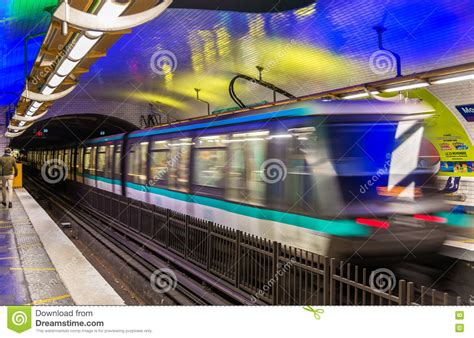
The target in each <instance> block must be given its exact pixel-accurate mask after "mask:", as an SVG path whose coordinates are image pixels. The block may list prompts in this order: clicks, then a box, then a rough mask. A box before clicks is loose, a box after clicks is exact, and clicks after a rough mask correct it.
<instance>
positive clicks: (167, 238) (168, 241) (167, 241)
mask: <svg viewBox="0 0 474 338" xmlns="http://www.w3.org/2000/svg"><path fill="white" fill-rule="evenodd" d="M170 213H171V211H170V209H166V247H167V248H168V247H169V246H170V223H171V222H170Z"/></svg>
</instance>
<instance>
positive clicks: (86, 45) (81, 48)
mask: <svg viewBox="0 0 474 338" xmlns="http://www.w3.org/2000/svg"><path fill="white" fill-rule="evenodd" d="M98 41H99V39H89V38H88V37H87V36H85V35H81V37H80V38H79V39H77V41H76V43H75V44H74V47H72V50H71V52H70V53H69V55H68V57H69V58H70V59H72V60H76V61H79V60H81V59H83V58H84V56H86V54H87V53H89V52H90V50H91V49H92V48H93V47H94V45H95V44H96V43H97V42H98Z"/></svg>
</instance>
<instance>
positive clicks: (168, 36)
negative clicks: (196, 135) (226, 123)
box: [0, 0, 474, 133]
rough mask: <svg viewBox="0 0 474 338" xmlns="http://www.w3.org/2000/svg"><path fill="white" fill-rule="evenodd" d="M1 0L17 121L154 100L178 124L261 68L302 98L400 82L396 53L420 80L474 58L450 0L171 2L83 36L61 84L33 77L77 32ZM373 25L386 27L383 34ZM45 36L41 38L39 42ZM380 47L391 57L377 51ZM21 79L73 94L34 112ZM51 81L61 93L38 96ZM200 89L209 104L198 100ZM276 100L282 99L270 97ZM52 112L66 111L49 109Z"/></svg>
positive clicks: (146, 5)
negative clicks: (147, 15)
mask: <svg viewBox="0 0 474 338" xmlns="http://www.w3.org/2000/svg"><path fill="white" fill-rule="evenodd" d="M0 3H2V7H1V9H0V11H2V12H0V15H1V16H0V22H1V25H2V26H3V27H4V28H5V30H4V31H5V34H2V36H1V37H0V39H2V41H1V48H2V49H1V54H2V55H1V56H2V57H1V58H0V60H1V66H0V68H1V78H0V104H1V105H3V106H4V110H7V111H9V112H10V114H11V115H13V117H15V116H14V114H15V113H16V117H19V116H25V115H28V114H30V115H31V116H35V117H38V116H39V115H40V113H44V114H45V115H44V117H43V116H41V118H48V117H52V116H54V115H56V114H62V113H63V111H62V110H64V109H65V107H67V106H69V105H70V106H74V101H76V100H92V102H99V101H115V102H137V103H144V104H153V105H154V106H155V107H157V109H159V110H161V111H162V112H164V113H165V114H168V115H170V116H172V117H174V118H179V119H181V118H186V117H193V116H198V115H203V114H206V113H207V106H206V104H205V102H208V103H209V106H210V108H209V109H210V111H222V110H225V109H229V108H235V107H236V106H237V104H236V103H235V102H234V101H233V100H232V98H231V96H230V95H229V83H230V82H231V80H232V79H233V78H234V77H235V76H236V75H238V74H243V75H245V76H249V77H256V78H257V77H258V76H259V71H258V70H257V68H256V67H257V66H258V67H262V68H263V70H262V68H261V76H262V79H263V80H264V81H265V82H267V83H270V84H273V85H275V86H277V87H279V88H281V89H282V90H283V91H285V92H287V93H290V94H291V95H292V96H295V97H301V96H305V95H311V94H315V93H320V92H324V91H330V90H335V89H338V88H346V87H351V86H357V85H360V84H364V83H372V82H378V81H384V80H387V79H393V78H396V76H397V69H396V60H395V59H394V55H395V54H396V55H398V56H399V57H400V60H401V62H400V65H401V67H400V68H401V69H400V72H401V75H405V76H407V75H408V76H409V75H410V74H413V73H416V74H417V76H416V78H418V77H419V76H422V75H423V74H425V73H429V72H431V71H434V70H437V69H440V68H446V67H448V68H449V67H451V66H463V65H467V67H465V68H462V67H461V68H459V69H458V70H457V71H459V72H461V75H462V74H463V73H462V72H463V71H465V70H470V69H472V67H473V66H472V60H474V29H473V27H472V22H474V13H473V11H472V10H470V9H472V8H473V7H474V1H469V0H464V1H457V2H454V3H453V2H452V1H446V0H445V1H437V2H436V4H437V5H436V6H433V5H432V2H431V1H427V0H416V1H396V2H383V1H382V2H380V1H363V0H356V1H350V2H348V1H331V0H318V1H270V2H269V1H239V2H236V3H230V4H229V3H228V2H225V1H204V0H203V1H186V0H181V1H178V0H175V1H173V2H172V3H171V4H170V6H169V7H168V8H167V9H165V10H164V12H163V13H161V14H160V15H159V16H157V17H156V18H154V19H153V20H151V21H149V22H147V23H143V24H141V25H138V26H136V27H133V29H131V30H129V29H123V30H119V31H114V32H104V33H103V35H102V34H96V35H94V34H92V35H91V34H90V33H89V36H86V38H89V40H94V39H100V41H98V42H97V44H94V45H93V46H92V47H91V48H90V49H89V50H87V53H84V55H79V56H83V58H74V57H73V58H70V59H71V60H73V61H74V62H77V65H76V64H74V65H73V64H71V63H69V64H68V65H65V66H64V67H65V68H67V70H69V71H70V72H67V76H66V77H65V79H64V81H63V82H60V80H59V78H57V77H56V78H53V77H54V75H60V76H61V77H63V76H62V75H64V74H66V72H63V73H61V74H57V72H56V71H52V72H50V73H49V74H47V75H48V76H46V77H45V76H40V75H41V73H42V71H44V68H45V67H48V65H49V66H50V65H51V64H52V63H53V62H54V61H55V60H57V59H58V55H60V54H59V50H60V48H59V47H60V46H67V45H68V43H71V42H74V41H76V44H77V39H78V36H79V35H80V34H84V30H82V31H81V30H80V29H77V27H74V25H69V26H70V27H69V29H68V31H67V33H66V35H65V34H64V31H63V29H64V28H63V24H62V22H61V20H58V18H57V17H55V16H54V15H53V14H55V11H57V8H58V7H57V6H58V1H54V0H35V1H14V0H10V1H7V0H0ZM69 3H70V4H71V6H72V7H73V8H77V9H80V10H83V11H86V12H87V11H88V12H89V13H91V14H94V15H98V16H100V11H101V10H102V9H103V8H102V7H103V6H105V5H104V4H106V3H116V4H117V3H119V4H120V3H121V4H128V5H127V6H126V8H125V9H123V10H122V11H121V12H120V13H118V12H116V13H114V14H113V15H115V17H119V16H127V15H131V14H138V13H141V12H144V11H146V10H149V9H152V8H154V7H155V6H157V3H158V5H159V3H160V2H157V1H131V2H127V1H120V2H115V1H105V0H103V1H101V0H99V1H92V0H90V1H89V0H71V1H69ZM104 11H107V10H106V9H105V10H104ZM112 12H113V10H112ZM109 14H110V13H108V14H107V15H109ZM110 15H112V14H110ZM361 18H363V20H362V19H361ZM111 21H113V20H111ZM376 26H378V27H383V32H381V33H380V34H381V35H380V36H378V33H377V31H376V29H374V27H376ZM44 32H46V35H45V36H46V37H45V36H44V35H38V36H36V34H40V33H44ZM99 35H100V36H99ZM379 39H381V40H380V41H379ZM25 40H26V41H27V43H26V46H27V47H26V51H27V53H26V54H25V48H24V46H25ZM381 46H383V47H382V48H380V47H381ZM386 50H390V51H392V52H394V53H383V52H384V51H386ZM78 54H81V53H78ZM69 56H70V55H69ZM76 56H77V55H76ZM25 57H26V58H27V60H28V63H27V67H26V71H25V67H24V59H25ZM56 66H57V65H56ZM73 66H74V67H75V68H73ZM469 67H470V68H469ZM56 68H57V67H56ZM71 69H72V70H71ZM63 70H64V69H63ZM25 74H27V76H28V78H29V87H28V89H29V90H30V92H35V91H36V92H41V91H43V90H45V92H46V93H47V94H49V93H50V92H51V93H54V94H56V93H62V92H64V91H67V90H71V93H70V94H69V95H67V96H65V97H64V98H62V99H59V100H57V101H56V100H55V101H48V102H46V103H44V104H41V105H40V107H37V106H38V105H39V103H35V102H34V100H33V99H31V97H28V96H26V97H25V79H24V78H25ZM435 75H436V73H434V76H435ZM441 75H443V74H441ZM430 76H431V74H430ZM430 79H431V78H430ZM430 79H428V80H430ZM415 80H416V79H415ZM48 82H49V83H48ZM48 84H49V85H51V84H53V85H57V86H49V88H50V89H45V88H46V87H45V86H46V85H48ZM52 88H53V89H54V91H52ZM196 89H198V90H199V98H200V100H202V101H205V102H201V101H198V100H196ZM234 90H235V93H236V95H237V96H238V97H239V99H240V100H241V101H242V102H244V103H245V104H246V105H253V104H258V103H262V102H269V101H273V100H274V97H273V92H272V90H270V89H268V88H264V87H262V86H258V85H256V84H254V83H249V82H248V81H245V80H242V79H240V80H238V81H236V82H235V88H234ZM22 93H23V96H21V95H22ZM26 94H28V93H26ZM30 95H31V94H30ZM358 95H359V94H358ZM276 99H277V100H282V99H285V96H283V95H281V94H276ZM53 102H58V104H57V105H56V104H54V103H53ZM59 103H60V104H59ZM55 105H56V107H61V110H55ZM71 110H74V109H71ZM72 112H73V113H74V111H72ZM90 113H100V112H96V111H91V112H90ZM32 124H33V121H24V122H22V120H21V119H16V120H15V119H14V120H12V122H11V123H10V126H12V125H13V126H14V127H16V129H13V130H9V131H10V132H18V133H20V132H22V131H23V130H26V129H27V128H26V127H28V126H29V125H32Z"/></svg>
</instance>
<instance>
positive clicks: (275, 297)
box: [272, 241, 281, 305]
mask: <svg viewBox="0 0 474 338" xmlns="http://www.w3.org/2000/svg"><path fill="white" fill-rule="evenodd" d="M280 252H281V244H280V243H278V242H275V241H274V242H273V259H272V263H273V266H272V271H273V278H274V280H275V283H274V284H273V288H272V291H273V292H272V304H273V305H277V304H278V303H279V301H280V297H279V291H280V278H278V262H279V261H280Z"/></svg>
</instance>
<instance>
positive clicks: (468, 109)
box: [456, 104, 474, 122]
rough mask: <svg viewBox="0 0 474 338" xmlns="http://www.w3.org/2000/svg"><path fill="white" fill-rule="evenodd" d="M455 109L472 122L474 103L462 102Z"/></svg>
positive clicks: (473, 119)
mask: <svg viewBox="0 0 474 338" xmlns="http://www.w3.org/2000/svg"><path fill="white" fill-rule="evenodd" d="M456 109H457V110H458V111H459V112H460V113H461V115H462V116H463V117H464V118H465V119H466V121H468V122H474V104H463V105H460V106H456Z"/></svg>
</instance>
